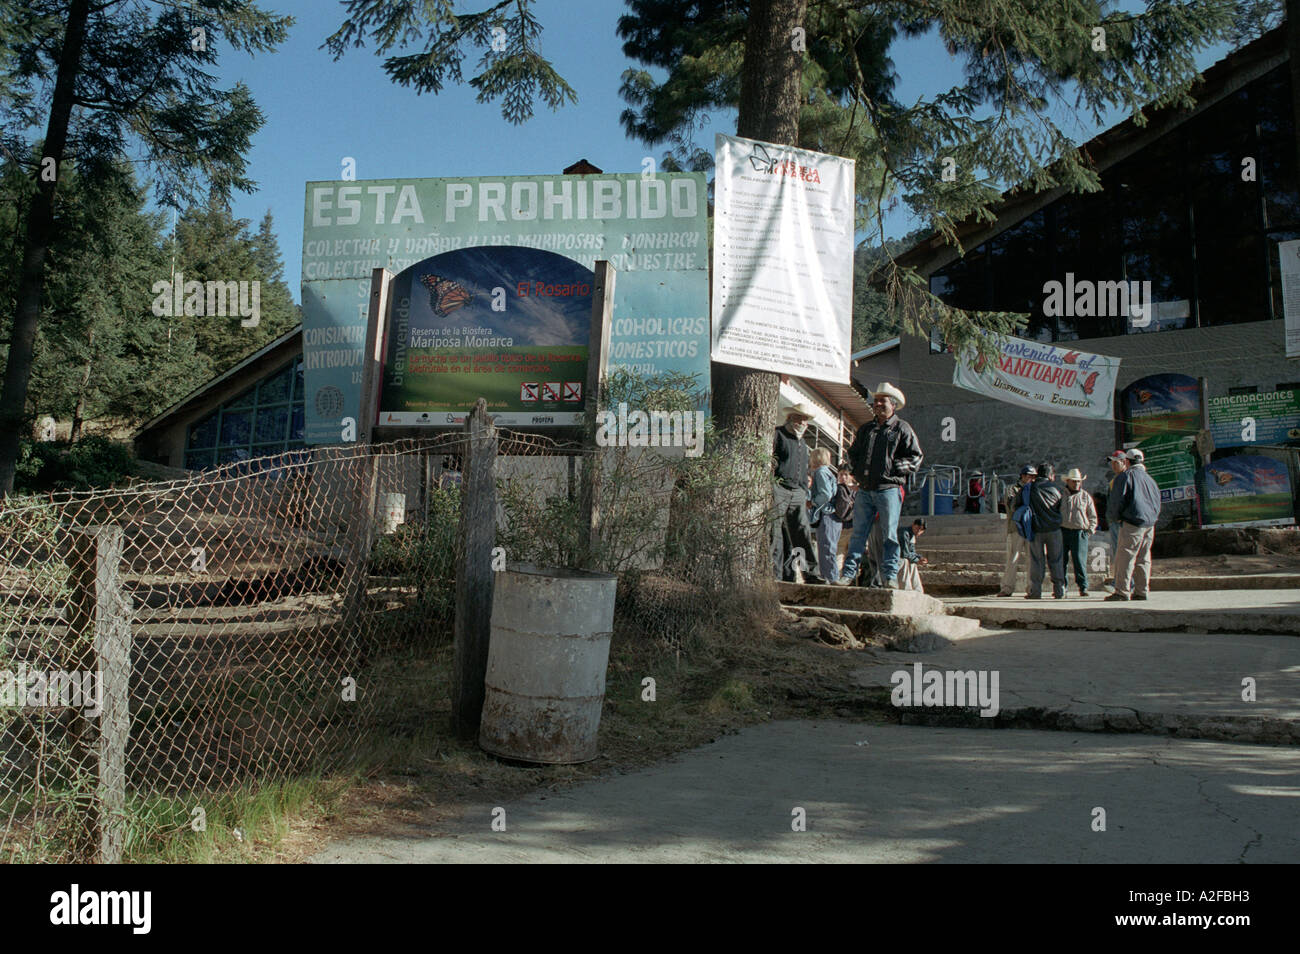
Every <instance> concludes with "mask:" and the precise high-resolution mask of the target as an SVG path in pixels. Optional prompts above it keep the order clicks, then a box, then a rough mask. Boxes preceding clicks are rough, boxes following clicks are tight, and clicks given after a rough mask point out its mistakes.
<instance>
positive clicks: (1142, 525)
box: [1106, 447, 1160, 602]
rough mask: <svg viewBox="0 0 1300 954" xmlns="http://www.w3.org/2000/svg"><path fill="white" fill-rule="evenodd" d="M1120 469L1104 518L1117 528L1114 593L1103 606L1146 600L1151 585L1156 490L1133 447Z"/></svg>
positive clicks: (1157, 513) (1157, 509) (1157, 507)
mask: <svg viewBox="0 0 1300 954" xmlns="http://www.w3.org/2000/svg"><path fill="white" fill-rule="evenodd" d="M1124 456H1125V463H1124V464H1121V465H1120V466H1121V467H1123V469H1122V470H1121V471H1120V473H1119V475H1118V476H1117V477H1116V478H1115V483H1114V484H1113V485H1112V486H1111V493H1110V500H1109V501H1108V502H1107V504H1106V517H1107V519H1109V520H1110V522H1111V523H1112V524H1118V525H1119V545H1118V547H1117V548H1116V551H1115V592H1114V593H1112V594H1110V596H1108V597H1106V600H1107V602H1123V601H1125V600H1127V599H1128V598H1129V594H1130V592H1131V593H1132V598H1133V599H1135V600H1144V599H1146V598H1147V590H1148V589H1149V588H1150V585H1151V543H1152V541H1153V540H1154V539H1155V536H1156V520H1157V518H1159V516H1160V488H1159V487H1157V486H1156V482H1155V481H1154V480H1152V479H1151V475H1150V474H1148V473H1147V469H1146V465H1145V464H1144V463H1143V461H1145V460H1146V455H1145V454H1143V453H1142V452H1141V451H1140V450H1138V449H1137V448H1136V447H1133V448H1130V449H1129V450H1128V451H1127V452H1125V455H1124Z"/></svg>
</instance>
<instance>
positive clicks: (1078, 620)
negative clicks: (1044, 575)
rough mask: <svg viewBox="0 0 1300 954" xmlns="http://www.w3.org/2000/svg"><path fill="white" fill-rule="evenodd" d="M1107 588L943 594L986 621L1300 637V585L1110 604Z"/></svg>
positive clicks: (1154, 595)
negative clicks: (1031, 596)
mask: <svg viewBox="0 0 1300 954" xmlns="http://www.w3.org/2000/svg"><path fill="white" fill-rule="evenodd" d="M1105 597H1106V591H1105V590H1104V589H1100V590H1096V591H1094V592H1093V593H1092V594H1090V595H1089V596H1087V597H1080V596H1079V595H1078V594H1077V592H1076V591H1068V590H1067V591H1066V598H1065V599H1063V600H1055V599H1052V598H1051V595H1050V593H1048V594H1047V597H1046V598H1045V599H1039V600H1026V599H1025V598H1024V597H1023V596H1020V595H1017V596H1012V597H1007V598H1005V599H1000V598H992V599H990V598H988V597H985V598H984V599H980V600H970V599H969V598H967V597H957V598H950V599H945V600H944V603H945V604H946V605H947V607H948V611H949V612H950V613H956V614H959V615H961V616H969V617H971V618H973V619H977V620H979V621H980V622H981V623H983V624H984V625H985V626H989V627H997V626H1005V627H1027V628H1033V629H1085V630H1095V631H1106V632H1124V633H1150V632H1155V633H1177V632H1187V633H1276V634H1279V635H1286V636H1300V589H1250V590H1209V591H1205V592H1196V591H1168V590H1166V591H1158V590H1153V591H1152V592H1151V594H1150V598H1149V599H1147V600H1143V601H1141V602H1139V601H1128V602H1115V603H1109V602H1106V600H1105Z"/></svg>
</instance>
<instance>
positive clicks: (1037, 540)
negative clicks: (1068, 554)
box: [1024, 464, 1065, 600]
mask: <svg viewBox="0 0 1300 954" xmlns="http://www.w3.org/2000/svg"><path fill="white" fill-rule="evenodd" d="M1024 494H1025V496H1026V497H1027V498H1028V503H1029V510H1030V513H1031V514H1032V515H1033V519H1034V539H1032V540H1030V541H1029V592H1028V593H1026V594H1025V599H1027V600H1036V599H1039V598H1041V597H1042V594H1043V576H1044V573H1045V571H1046V569H1047V567H1048V566H1050V567H1051V570H1052V595H1053V596H1054V597H1056V598H1057V599H1058V600H1063V599H1065V547H1064V545H1063V543H1062V540H1061V504H1062V502H1063V501H1064V500H1065V493H1064V491H1062V489H1061V485H1060V484H1058V483H1057V482H1056V470H1055V468H1053V467H1052V465H1051V464H1039V465H1038V477H1037V479H1036V480H1035V481H1034V482H1033V483H1032V484H1029V485H1027V486H1026V487H1025V490H1024Z"/></svg>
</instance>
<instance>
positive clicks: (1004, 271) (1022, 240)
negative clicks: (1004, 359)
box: [986, 210, 1055, 341]
mask: <svg viewBox="0 0 1300 954" xmlns="http://www.w3.org/2000/svg"><path fill="white" fill-rule="evenodd" d="M987 245H988V247H989V272H990V274H991V279H992V280H991V282H990V284H991V285H992V292H993V295H992V304H991V305H990V306H986V307H988V308H989V309H990V310H991V311H1014V312H1020V313H1028V315H1029V318H1028V319H1027V320H1028V323H1029V324H1028V328H1027V329H1026V330H1025V331H1024V332H1023V333H1022V334H1023V337H1025V338H1030V339H1033V340H1036V341H1051V340H1052V336H1053V333H1054V331H1055V320H1054V319H1052V318H1048V317H1046V316H1044V315H1043V283H1044V282H1046V281H1047V280H1048V279H1047V278H1045V277H1044V276H1045V275H1048V274H1049V273H1050V271H1051V264H1050V258H1049V251H1048V249H1049V246H1050V235H1049V232H1048V221H1047V215H1046V213H1044V212H1043V211H1042V210H1039V211H1038V212H1035V213H1034V214H1033V215H1031V216H1029V217H1028V218H1026V219H1025V220H1024V221H1022V222H1020V223H1019V224H1017V225H1015V226H1013V227H1012V228H1009V229H1007V230H1006V231H1005V232H1003V233H1002V234H1001V235H999V236H998V237H997V238H995V239H993V240H992V241H991V242H989V243H987Z"/></svg>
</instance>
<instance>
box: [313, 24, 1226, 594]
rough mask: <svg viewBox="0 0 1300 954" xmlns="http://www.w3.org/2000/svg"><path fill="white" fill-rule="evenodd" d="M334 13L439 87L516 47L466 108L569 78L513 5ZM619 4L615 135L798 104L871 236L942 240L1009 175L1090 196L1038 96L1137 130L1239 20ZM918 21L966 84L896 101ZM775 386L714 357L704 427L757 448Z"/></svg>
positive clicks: (645, 135) (760, 477)
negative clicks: (847, 163) (900, 233)
mask: <svg viewBox="0 0 1300 954" xmlns="http://www.w3.org/2000/svg"><path fill="white" fill-rule="evenodd" d="M346 6H347V13H348V20H347V21H346V22H345V24H344V25H343V26H342V27H341V28H340V29H339V31H338V32H337V33H335V34H334V36H333V37H331V38H330V40H329V41H328V45H329V46H330V48H331V49H332V50H333V52H334V53H335V54H336V56H337V55H341V54H342V52H343V50H344V49H346V48H347V47H348V46H360V45H363V44H364V43H365V41H366V39H367V37H369V38H370V40H371V41H373V42H375V43H376V44H377V46H378V47H379V49H380V52H383V51H384V50H387V49H390V48H392V47H393V46H395V45H397V44H398V43H403V42H409V41H414V40H416V39H419V38H421V37H427V40H428V42H427V45H426V48H425V49H424V50H423V51H422V52H419V53H416V54H412V55H409V56H406V57H400V58H391V59H389V61H388V63H387V64H386V65H387V67H388V69H389V72H390V74H391V75H393V76H394V77H395V78H397V79H398V80H399V81H401V82H412V81H415V82H416V84H417V90H420V91H425V90H429V91H433V92H437V90H438V89H440V88H441V86H442V84H443V83H445V82H447V81H455V82H459V81H460V80H462V78H463V76H462V65H463V62H464V59H465V56H466V47H467V46H471V45H473V44H475V43H478V44H486V43H487V42H488V41H489V40H490V38H491V35H492V30H493V29H498V30H501V31H503V32H504V33H505V34H506V35H508V36H518V37H520V38H525V39H526V43H527V45H528V47H529V51H530V55H529V56H522V55H521V56H518V57H516V58H515V59H513V60H512V61H511V66H510V67H509V68H508V69H505V68H502V65H503V64H502V62H501V60H500V58H499V57H496V58H494V56H493V54H492V53H489V54H487V56H486V58H485V61H484V62H485V63H489V64H491V65H490V67H489V70H487V71H485V72H483V73H480V74H479V75H477V76H475V77H473V78H471V79H470V80H469V82H470V83H471V85H475V86H476V87H478V88H479V89H480V100H483V99H491V98H495V97H502V98H503V100H504V105H503V114H504V115H506V117H507V118H509V119H512V120H515V121H522V120H523V119H525V118H527V117H528V116H529V115H531V112H532V100H533V98H534V97H535V96H536V95H537V94H538V90H541V91H542V96H543V99H544V100H545V101H547V102H548V103H549V104H551V105H552V106H554V105H556V104H557V102H559V101H562V99H563V97H556V96H555V91H556V90H557V89H560V88H564V89H567V84H565V85H564V86H561V84H563V80H562V79H560V78H558V77H557V76H555V74H554V71H553V70H552V69H551V68H550V64H549V63H548V62H546V61H545V60H541V59H540V57H537V56H536V55H535V54H533V53H531V50H532V45H533V44H535V42H536V40H537V36H538V34H539V33H540V27H538V25H537V23H536V21H535V20H534V19H533V18H532V16H531V14H530V13H529V7H530V4H529V2H528V0H518V2H517V3H514V4H497V5H495V6H492V7H490V8H488V9H487V10H484V11H482V12H480V13H477V14H473V15H472V16H469V17H466V16H462V17H453V16H452V15H451V14H450V12H449V10H447V11H445V12H442V11H443V8H442V7H441V6H440V5H428V6H426V5H420V4H408V3H399V2H395V0H350V2H348V3H347V5H346ZM628 6H629V9H630V11H631V12H630V13H629V15H628V16H626V17H624V18H623V19H622V20H621V21H620V24H619V32H620V35H621V36H622V37H623V38H624V39H625V40H627V43H626V45H625V46H624V50H625V52H627V54H628V55H629V56H631V57H633V58H635V59H637V60H639V61H641V62H642V63H644V64H645V65H646V66H647V67H650V68H652V69H654V70H657V71H659V73H658V74H652V73H650V72H646V71H629V72H628V73H627V74H625V76H624V85H623V94H624V97H625V98H626V99H627V100H628V102H629V104H630V106H631V107H632V108H631V109H629V110H628V111H627V112H625V113H624V117H623V122H624V126H625V128H627V129H628V131H629V133H630V134H632V135H633V136H635V137H636V138H638V139H641V140H643V141H645V142H646V143H647V144H651V145H653V144H657V143H665V142H666V143H669V144H671V145H672V146H673V147H674V150H675V151H676V152H678V153H684V154H685V155H684V158H683V161H689V159H690V157H692V156H693V155H694V153H693V150H692V139H691V135H692V133H693V132H694V130H695V124H696V121H697V119H698V118H699V116H700V115H701V114H702V113H704V112H707V111H708V110H709V109H716V108H720V107H731V106H733V105H734V106H735V107H736V109H737V122H736V131H737V133H738V134H739V135H741V136H745V137H748V138H754V139H761V140H765V141H767V142H773V143H777V144H786V145H799V144H800V143H801V142H806V141H807V140H804V139H802V137H801V123H802V120H803V118H804V115H805V112H806V110H805V108H804V106H805V103H807V104H808V105H809V106H813V107H817V108H819V109H820V110H821V113H820V115H819V132H820V133H821V135H820V137H819V141H821V142H823V143H831V142H833V137H830V136H826V135H825V133H826V131H827V130H839V131H841V132H843V133H845V137H844V142H845V145H844V146H842V147H841V148H847V147H848V146H849V145H850V144H851V145H853V146H854V148H855V150H856V154H855V155H854V158H857V159H858V161H859V162H860V163H862V164H864V165H865V166H866V170H865V171H866V172H867V174H868V175H869V176H870V177H872V178H874V180H875V181H876V183H877V186H876V188H875V189H874V190H871V189H867V190H864V189H863V183H862V180H861V179H860V180H859V183H858V187H859V193H860V194H859V202H860V203H862V204H864V205H865V216H866V219H867V220H868V221H869V222H870V223H871V224H872V225H873V226H874V228H875V229H876V230H877V231H878V232H879V234H880V238H881V240H882V241H883V239H884V235H883V222H884V217H885V216H884V213H885V210H886V203H887V202H888V201H890V200H891V199H901V200H902V201H904V202H906V203H907V204H908V205H909V206H910V207H911V208H912V210H913V212H914V213H916V214H917V215H919V216H920V217H922V219H923V220H928V221H929V222H930V223H931V225H932V226H933V228H934V229H936V230H938V231H939V232H940V233H941V234H942V235H943V236H944V237H945V238H946V239H947V240H948V241H949V242H950V243H951V244H954V245H958V247H960V245H959V242H958V237H957V232H956V225H957V223H959V222H961V221H962V220H965V219H968V218H970V217H972V216H974V217H976V218H981V219H985V220H989V219H992V217H993V216H992V214H991V213H990V211H989V207H990V206H991V205H992V204H993V203H994V202H996V201H997V200H998V199H999V197H1000V195H1001V193H1002V191H1003V189H1005V188H1007V187H1009V186H1015V185H1022V186H1023V187H1024V188H1031V189H1035V190H1041V189H1045V188H1051V187H1055V186H1058V185H1059V186H1064V187H1065V188H1067V189H1071V190H1075V191H1095V190H1096V189H1098V188H1099V187H1100V180H1099V178H1098V175H1097V172H1096V170H1095V169H1093V168H1092V166H1091V164H1090V162H1089V160H1088V158H1087V157H1086V156H1084V155H1082V154H1081V153H1080V152H1079V151H1078V150H1077V149H1076V148H1075V146H1074V144H1073V143H1072V142H1071V141H1070V139H1069V137H1068V135H1067V134H1066V132H1065V131H1063V130H1062V129H1061V128H1060V127H1059V126H1058V125H1057V123H1056V122H1055V121H1054V119H1053V116H1052V109H1053V107H1054V106H1056V105H1058V104H1059V103H1060V102H1061V101H1062V100H1063V99H1064V98H1073V106H1074V109H1075V110H1076V111H1077V113H1078V114H1080V115H1082V116H1085V117H1087V118H1088V119H1090V120H1092V121H1093V122H1094V123H1095V124H1100V123H1101V121H1102V119H1103V118H1104V117H1105V116H1107V115H1109V113H1110V112H1111V111H1112V110H1121V111H1124V112H1127V113H1129V114H1130V115H1133V116H1135V117H1137V118H1138V120H1139V121H1141V120H1142V117H1143V111H1144V109H1146V108H1148V107H1152V106H1157V107H1158V106H1162V105H1167V104H1189V103H1190V102H1191V100H1190V96H1189V91H1190V89H1191V87H1192V84H1193V82H1194V81H1195V79H1196V78H1197V76H1198V74H1197V70H1196V67H1195V59H1194V58H1195V54H1196V53H1197V52H1198V51H1199V50H1201V49H1203V48H1204V47H1206V46H1208V45H1210V44H1212V43H1214V42H1216V41H1218V40H1221V39H1227V38H1230V37H1231V36H1233V35H1234V31H1237V30H1239V29H1240V20H1239V17H1240V14H1241V11H1240V10H1239V9H1238V4H1237V3H1236V2H1234V0H1190V2H1183V3H1177V2H1170V0H1148V3H1147V5H1146V10H1145V11H1144V12H1142V13H1138V14H1134V13H1130V12H1129V11H1128V10H1126V9H1123V8H1121V7H1120V5H1119V4H1118V3H1116V2H1114V0H1054V2H1050V3H1043V2H1041V0H1000V2H996V3H990V2H989V0H933V2H926V3H894V2H888V0H879V2H860V0H748V2H744V0H735V2H729V0H629V3H628ZM510 11H515V12H516V15H515V16H514V17H511V15H510ZM930 31H934V32H935V33H937V35H938V37H939V38H940V39H941V40H942V41H943V42H944V43H945V44H946V46H947V48H948V51H949V53H950V54H951V55H952V56H954V57H956V58H959V59H960V60H962V61H963V64H964V67H965V77H966V78H965V82H963V83H962V84H960V85H959V86H956V87H954V88H953V89H950V90H947V91H943V92H941V93H939V94H938V95H935V96H933V97H930V98H926V99H922V100H921V101H919V102H917V103H914V104H904V103H900V102H898V101H896V100H895V98H894V97H893V95H892V93H893V88H894V84H893V81H892V80H893V73H892V71H893V68H894V67H893V64H892V63H891V62H890V61H889V59H888V56H887V54H888V50H889V47H890V43H891V42H892V41H893V40H894V39H895V38H896V37H897V36H899V35H903V36H907V35H919V34H923V33H927V32H930ZM489 74H490V75H489ZM805 77H806V79H807V82H805ZM807 112H812V111H807ZM813 115H817V114H816V113H813ZM811 131H812V129H811V127H810V128H809V132H811ZM822 148H828V146H823V147H822ZM832 151H838V150H832ZM945 160H950V161H945ZM946 169H948V170H951V173H952V174H951V175H950V176H945V175H944V171H945V170H946ZM862 211H863V210H861V209H860V216H859V218H860V221H861V219H862ZM883 272H884V274H883V281H884V283H885V287H886V289H887V290H888V292H889V294H890V297H891V300H892V301H893V302H895V303H897V305H898V306H899V307H900V308H901V314H902V318H903V321H904V326H905V328H906V329H907V330H909V331H913V332H925V331H928V330H929V326H930V325H931V323H934V322H937V323H938V324H939V326H940V329H941V331H942V333H943V336H944V338H945V340H946V341H948V342H949V343H951V344H953V345H954V346H956V347H962V346H964V345H965V344H967V343H972V344H976V345H977V346H979V347H982V348H985V349H987V347H988V344H987V342H986V340H985V339H984V337H983V335H982V334H981V331H982V330H983V329H989V330H992V331H997V332H1006V331H1010V330H1012V329H1013V328H1014V326H1015V323H1016V320H1017V316H1010V315H996V314H975V315H967V314H965V313H963V312H960V311H957V310H955V309H952V308H949V307H947V306H946V305H944V304H943V303H942V302H939V301H938V300H937V299H935V298H933V297H932V296H930V295H929V294H928V289H927V288H926V287H925V283H924V281H923V280H922V279H921V278H920V276H918V275H916V274H915V273H913V272H910V271H907V270H901V269H898V268H897V267H894V266H893V263H892V261H891V262H890V263H889V266H888V267H886V268H885V269H884V270H883ZM776 380H777V379H776V375H774V374H771V373H768V372H761V371H750V370H748V369H743V368H738V367H734V366H731V365H722V364H718V365H715V366H714V369H713V408H714V418H715V422H716V424H717V428H718V431H719V432H720V433H721V434H722V435H724V438H725V439H726V440H727V441H730V442H734V444H733V446H735V447H741V446H743V445H746V444H748V443H751V442H761V441H762V440H763V439H764V437H767V439H769V440H770V430H769V429H770V428H771V426H772V422H773V420H774V419H775V412H776V394H777V385H776ZM742 456H743V455H742ZM765 478H766V475H765V474H762V473H760V472H759V471H758V470H752V471H751V472H749V473H747V474H746V475H744V476H743V477H742V481H743V482H744V483H745V484H746V486H748V485H749V484H750V482H751V481H752V490H753V493H752V494H751V497H752V499H753V500H754V501H755V503H754V507H756V508H758V507H761V503H759V501H762V500H764V499H765V498H766V496H767V495H766V494H765V493H763V484H764V481H765ZM737 516H739V515H737ZM762 549H763V548H762V543H761V541H759V540H757V539H756V540H755V546H754V548H752V549H751V550H749V551H748V552H743V553H737V554H736V555H735V561H736V569H737V570H738V569H740V568H741V567H742V566H743V565H745V564H748V565H749V566H750V567H759V566H762V565H764V563H765V561H764V559H763V554H762Z"/></svg>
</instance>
